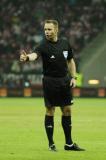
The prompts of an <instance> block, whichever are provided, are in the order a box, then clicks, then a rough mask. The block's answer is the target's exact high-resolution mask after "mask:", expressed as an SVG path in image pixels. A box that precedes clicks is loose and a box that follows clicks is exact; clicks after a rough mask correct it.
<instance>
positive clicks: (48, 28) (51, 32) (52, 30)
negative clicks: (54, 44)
mask: <svg viewBox="0 0 106 160" xmlns="http://www.w3.org/2000/svg"><path fill="white" fill-rule="evenodd" d="M44 32H45V36H46V38H47V39H48V40H53V39H54V38H55V37H57V28H56V27H55V25H54V24H53V23H45V25H44Z"/></svg>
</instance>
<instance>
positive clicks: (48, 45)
mask: <svg viewBox="0 0 106 160" xmlns="http://www.w3.org/2000/svg"><path fill="white" fill-rule="evenodd" d="M44 33H45V38H44V40H43V41H42V42H41V43H40V44H39V46H37V47H36V49H35V51H34V52H33V53H31V54H28V53H26V52H25V51H24V50H22V51H21V54H20V61H34V60H36V59H37V58H38V57H39V56H41V57H42V61H43V75H44V76H43V80H42V81H43V91H44V101H45V108H46V114H45V130H46V134H47V138H48V143H49V150H51V151H57V149H56V146H55V143H54V139H53V131H54V112H55V107H57V106H59V107H60V109H61V111H62V117H61V124H62V127H63V131H64V135H65V145H64V149H65V150H68V151H84V149H82V148H80V147H79V146H78V145H77V144H76V143H73V140H72V136H71V129H72V124H71V107H70V106H71V105H72V104H73V97H72V93H71V88H72V87H75V86H76V66H75V62H74V59H73V53H72V49H71V47H70V45H69V42H68V41H67V40H63V39H59V37H58V22H57V21H56V20H46V21H45V22H44ZM70 75H71V76H70Z"/></svg>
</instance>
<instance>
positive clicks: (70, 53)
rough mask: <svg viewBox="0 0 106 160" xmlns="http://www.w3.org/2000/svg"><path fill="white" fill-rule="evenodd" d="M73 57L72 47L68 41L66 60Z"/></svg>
mask: <svg viewBox="0 0 106 160" xmlns="http://www.w3.org/2000/svg"><path fill="white" fill-rule="evenodd" d="M73 57H74V56H73V49H72V48H71V46H70V44H69V43H68V57H67V60H70V59H72V58H73Z"/></svg>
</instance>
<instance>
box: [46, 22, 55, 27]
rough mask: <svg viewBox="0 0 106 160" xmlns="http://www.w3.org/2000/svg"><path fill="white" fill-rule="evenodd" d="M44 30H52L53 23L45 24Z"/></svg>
mask: <svg viewBox="0 0 106 160" xmlns="http://www.w3.org/2000/svg"><path fill="white" fill-rule="evenodd" d="M44 28H54V24H53V23H45V25H44Z"/></svg>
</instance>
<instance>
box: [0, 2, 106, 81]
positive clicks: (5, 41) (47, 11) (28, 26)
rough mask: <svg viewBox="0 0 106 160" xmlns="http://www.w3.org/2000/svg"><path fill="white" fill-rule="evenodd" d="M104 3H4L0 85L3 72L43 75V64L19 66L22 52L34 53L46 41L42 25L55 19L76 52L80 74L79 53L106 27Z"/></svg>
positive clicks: (0, 10)
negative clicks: (37, 46) (38, 45)
mask: <svg viewBox="0 0 106 160" xmlns="http://www.w3.org/2000/svg"><path fill="white" fill-rule="evenodd" d="M105 17H106V1H105V0H89V1H88V0H84V1H82V0H57V1H56V0H50V1H49V0H27V1H26V0H15V1H14V0H11V1H10V0H1V1H0V82H2V81H3V80H2V79H3V78H2V77H3V76H2V75H3V73H41V72H42V67H41V66H42V63H41V60H40V59H39V60H38V61H37V62H36V63H35V62H31V63H24V64H22V63H20V62H19V52H20V50H21V49H25V50H26V51H27V52H30V51H32V50H33V49H34V48H35V47H36V45H37V44H38V43H39V42H40V41H41V40H42V39H43V36H44V35H43V22H44V20H45V19H56V20H58V21H59V24H60V36H61V37H63V38H65V37H66V38H68V39H69V42H70V44H71V46H72V48H73V50H74V54H75V60H76V64H77V71H78V72H79V68H78V63H79V61H80V52H81V50H82V49H83V47H85V46H86V45H87V44H88V43H89V42H91V41H92V39H93V38H95V37H96V36H97V35H98V33H99V32H101V31H102V30H103V28H104V25H105Z"/></svg>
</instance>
